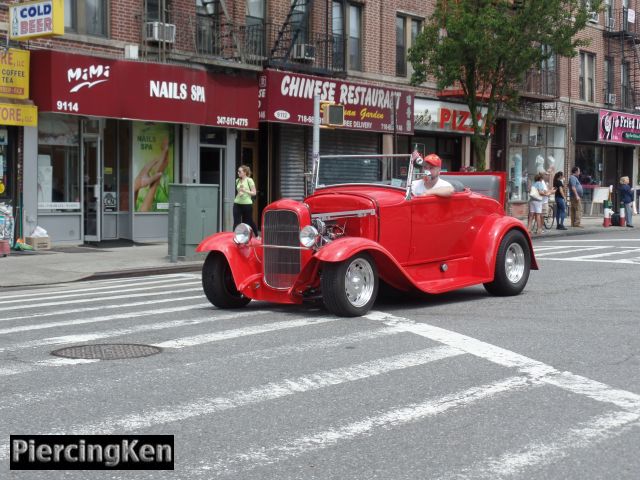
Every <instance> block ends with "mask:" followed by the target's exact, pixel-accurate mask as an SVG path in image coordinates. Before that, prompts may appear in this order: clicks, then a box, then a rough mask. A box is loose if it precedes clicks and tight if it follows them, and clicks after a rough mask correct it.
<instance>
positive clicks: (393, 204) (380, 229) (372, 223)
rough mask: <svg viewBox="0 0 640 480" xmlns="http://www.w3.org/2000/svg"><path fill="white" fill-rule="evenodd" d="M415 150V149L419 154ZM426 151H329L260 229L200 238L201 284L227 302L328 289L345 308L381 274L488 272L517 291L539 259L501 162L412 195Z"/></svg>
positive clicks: (325, 295) (420, 282)
mask: <svg viewBox="0 0 640 480" xmlns="http://www.w3.org/2000/svg"><path fill="white" fill-rule="evenodd" d="M414 157H415V158H414ZM420 162H421V158H420V157H419V156H409V155H386V156H375V155H374V156H366V155H351V156H322V157H319V158H318V159H317V161H316V162H315V165H314V169H313V170H314V171H313V175H312V181H311V185H310V186H311V188H312V189H313V193H312V194H311V195H309V196H307V197H306V198H305V199H304V200H303V201H301V202H300V201H295V200H291V199H282V200H278V201H276V202H274V203H272V204H270V205H269V206H267V207H266V208H265V209H264V212H263V214H262V221H261V237H262V238H260V237H254V235H253V232H252V230H251V228H249V226H248V225H245V224H240V225H238V226H237V227H236V229H235V231H234V232H223V233H217V234H214V235H211V236H210V237H207V238H206V239H204V240H203V241H202V242H201V243H200V245H199V246H198V249H197V251H199V252H209V253H208V255H207V257H206V260H205V262H204V266H203V269H202V285H203V288H204V293H205V294H206V296H207V298H208V299H209V301H211V303H213V304H214V305H216V306H217V307H220V308H238V307H243V306H245V305H247V304H248V303H249V302H250V301H251V300H252V299H253V300H263V301H267V302H274V303H292V304H298V303H302V302H305V301H312V300H313V301H317V300H318V299H321V300H322V301H323V303H324V305H325V306H326V308H327V309H328V310H329V311H331V312H333V313H334V314H335V315H339V316H359V315H364V314H366V313H367V312H368V311H369V310H370V309H371V308H372V306H373V303H374V301H375V300H376V296H377V294H378V289H379V286H380V283H381V282H385V283H386V284H387V285H389V286H391V287H392V288H395V289H397V290H400V291H406V292H410V291H413V292H426V293H429V294H439V293H443V292H448V291H451V290H455V289H459V288H463V287H468V286H471V285H478V284H483V285H484V287H485V289H486V290H487V291H488V292H489V293H491V294H494V295H503V296H506V295H517V294H519V293H520V292H521V291H522V290H523V289H524V287H525V285H526V283H527V280H528V278H529V272H530V270H531V269H534V270H537V268H538V266H537V264H536V261H535V257H534V255H533V248H532V244H531V238H530V237H529V234H528V232H527V230H526V228H524V225H523V224H522V222H520V221H519V220H517V219H515V218H513V217H510V216H507V215H505V212H504V209H503V204H504V195H505V175H504V173H477V174H474V173H465V174H459V173H455V174H452V173H443V174H441V178H443V179H446V180H448V181H449V182H450V183H451V184H453V186H454V189H455V192H454V193H453V194H452V195H451V196H450V197H448V198H442V197H438V196H414V195H412V193H411V182H412V180H413V179H414V178H416V177H419V176H420V175H424V174H427V173H426V172H421V166H420Z"/></svg>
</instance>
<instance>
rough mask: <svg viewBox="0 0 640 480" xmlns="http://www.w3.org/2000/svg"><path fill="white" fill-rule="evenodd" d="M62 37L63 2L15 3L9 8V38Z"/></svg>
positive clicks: (59, 0) (56, 0) (61, 0)
mask: <svg viewBox="0 0 640 480" xmlns="http://www.w3.org/2000/svg"><path fill="white" fill-rule="evenodd" d="M53 35H64V0H46V1H39V2H25V3H17V4H14V5H10V6H9V37H10V38H11V39H12V40H28V39H30V38H36V37H51V36H53Z"/></svg>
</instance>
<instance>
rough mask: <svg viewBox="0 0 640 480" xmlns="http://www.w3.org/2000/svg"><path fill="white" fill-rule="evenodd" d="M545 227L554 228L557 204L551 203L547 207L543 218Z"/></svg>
mask: <svg viewBox="0 0 640 480" xmlns="http://www.w3.org/2000/svg"><path fill="white" fill-rule="evenodd" d="M543 221H544V228H546V229H547V230H551V229H552V228H553V224H554V223H555V222H556V206H555V205H549V206H548V207H547V212H546V214H545V216H544V218H543Z"/></svg>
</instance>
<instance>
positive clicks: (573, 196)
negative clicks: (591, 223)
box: [569, 167, 583, 228]
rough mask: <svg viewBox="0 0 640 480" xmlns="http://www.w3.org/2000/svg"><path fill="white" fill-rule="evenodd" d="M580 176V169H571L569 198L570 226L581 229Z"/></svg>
mask: <svg viewBox="0 0 640 480" xmlns="http://www.w3.org/2000/svg"><path fill="white" fill-rule="evenodd" d="M579 175H580V167H573V168H572V169H571V176H570V177H569V197H570V201H571V210H570V213H571V226H572V227H577V228H583V227H582V225H581V223H582V185H581V184H580V180H579V179H578V176H579Z"/></svg>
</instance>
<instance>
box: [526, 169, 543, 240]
mask: <svg viewBox="0 0 640 480" xmlns="http://www.w3.org/2000/svg"><path fill="white" fill-rule="evenodd" d="M533 180H534V183H533V185H531V189H530V190H529V219H528V222H527V229H528V230H529V231H530V232H531V233H534V232H533V231H532V230H531V228H532V225H533V222H534V221H535V223H536V226H537V229H536V232H535V233H537V234H538V235H541V234H542V233H544V231H543V227H542V226H543V223H542V198H543V196H544V195H548V192H547V190H546V186H545V184H544V182H543V181H542V175H541V174H540V173H538V174H537V175H536V176H535V177H534V179H533Z"/></svg>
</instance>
